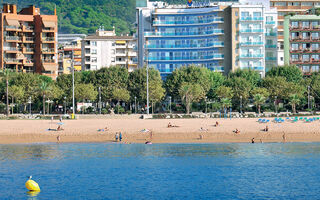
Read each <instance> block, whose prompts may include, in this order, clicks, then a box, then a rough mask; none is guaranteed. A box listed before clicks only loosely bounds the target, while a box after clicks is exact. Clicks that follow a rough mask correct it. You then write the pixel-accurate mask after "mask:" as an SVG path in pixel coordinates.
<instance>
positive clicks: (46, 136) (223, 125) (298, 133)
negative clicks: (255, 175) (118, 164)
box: [0, 118, 320, 144]
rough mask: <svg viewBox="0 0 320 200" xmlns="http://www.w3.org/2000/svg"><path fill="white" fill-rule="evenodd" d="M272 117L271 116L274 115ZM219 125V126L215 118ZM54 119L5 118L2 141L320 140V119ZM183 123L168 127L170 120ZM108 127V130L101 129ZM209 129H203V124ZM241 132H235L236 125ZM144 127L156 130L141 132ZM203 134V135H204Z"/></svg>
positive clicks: (10, 142)
mask: <svg viewBox="0 0 320 200" xmlns="http://www.w3.org/2000/svg"><path fill="white" fill-rule="evenodd" d="M270 120H271V119H270ZM216 121H218V122H219V126H218V127H215V126H214V124H215V122H216ZM58 122H59V121H57V120H54V121H53V122H51V120H1V121H0V127H1V129H0V144H18V143H43V142H45V143H46V142H57V137H58V136H60V142H61V143H67V142H113V141H114V138H115V133H116V132H120V131H121V132H122V135H123V142H125V143H145V142H146V141H149V140H152V143H235V142H238V143H248V142H251V139H252V138H255V142H256V143H259V142H260V139H261V140H262V142H283V135H284V134H285V138H286V142H320V126H319V125H320V121H316V122H313V123H306V122H303V121H299V122H296V123H292V122H284V123H281V124H276V123H273V122H270V123H268V124H267V125H268V126H269V131H268V132H264V131H262V130H263V129H264V128H265V126H266V124H261V123H258V122H257V119H232V120H230V119H212V118H207V119H118V118H117V119H109V118H108V119H78V120H64V121H63V123H64V125H63V126H62V127H63V128H64V130H63V131H48V130H47V129H48V128H52V129H56V128H57V127H58V125H57V123H58ZM169 122H171V123H172V124H173V125H177V126H179V127H175V128H168V127H167V125H168V123H169ZM105 127H108V129H109V130H108V131H100V132H99V131H98V129H104V128H105ZM201 127H203V129H207V130H205V131H200V128H201ZM236 128H237V129H239V130H240V134H235V133H234V132H233V131H234V130H235V129H236ZM143 129H148V130H150V131H152V139H151V138H150V137H151V134H150V133H149V132H141V130H143ZM201 138H202V139H201Z"/></svg>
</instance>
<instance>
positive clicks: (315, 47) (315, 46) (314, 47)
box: [311, 43, 319, 51]
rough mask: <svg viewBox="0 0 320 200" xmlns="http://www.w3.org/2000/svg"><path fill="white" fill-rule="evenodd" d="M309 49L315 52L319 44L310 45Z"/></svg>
mask: <svg viewBox="0 0 320 200" xmlns="http://www.w3.org/2000/svg"><path fill="white" fill-rule="evenodd" d="M311 49H312V50H313V51H317V50H318V49H319V44H317V43H316V44H312V45H311Z"/></svg>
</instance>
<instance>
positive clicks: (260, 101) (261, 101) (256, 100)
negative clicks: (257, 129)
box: [253, 94, 266, 115]
mask: <svg viewBox="0 0 320 200" xmlns="http://www.w3.org/2000/svg"><path fill="white" fill-rule="evenodd" d="M253 100H254V103H255V104H256V106H257V108H258V113H259V115H260V113H261V105H262V104H264V103H265V102H266V97H264V96H263V95H262V94H256V95H254V97H253Z"/></svg>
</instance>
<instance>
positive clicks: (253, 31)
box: [240, 29, 263, 33]
mask: <svg viewBox="0 0 320 200" xmlns="http://www.w3.org/2000/svg"><path fill="white" fill-rule="evenodd" d="M240 33H263V29H240Z"/></svg>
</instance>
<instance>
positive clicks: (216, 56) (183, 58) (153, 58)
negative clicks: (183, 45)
mask: <svg viewBox="0 0 320 200" xmlns="http://www.w3.org/2000/svg"><path fill="white" fill-rule="evenodd" d="M222 58H224V55H223V54H215V55H213V56H189V57H174V56H173V57H149V58H148V60H149V61H154V60H163V61H166V60H209V59H222Z"/></svg>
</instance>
